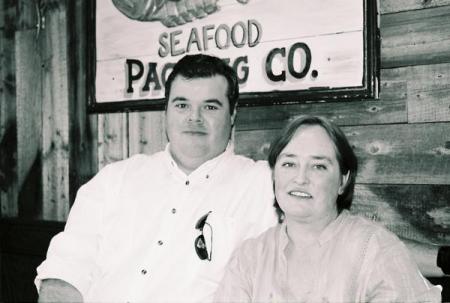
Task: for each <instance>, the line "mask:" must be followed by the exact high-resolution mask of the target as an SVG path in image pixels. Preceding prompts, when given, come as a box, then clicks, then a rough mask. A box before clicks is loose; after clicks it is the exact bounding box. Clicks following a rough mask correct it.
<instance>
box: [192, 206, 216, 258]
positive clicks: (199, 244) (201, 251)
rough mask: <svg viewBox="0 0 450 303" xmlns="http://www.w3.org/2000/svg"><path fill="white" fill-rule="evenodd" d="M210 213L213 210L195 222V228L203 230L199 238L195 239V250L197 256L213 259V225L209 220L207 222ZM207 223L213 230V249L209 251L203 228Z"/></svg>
mask: <svg viewBox="0 0 450 303" xmlns="http://www.w3.org/2000/svg"><path fill="white" fill-rule="evenodd" d="M210 213H211V211H209V212H208V213H207V214H205V215H203V216H202V217H201V218H200V219H198V221H197V223H196V224H195V229H198V230H199V231H200V232H201V234H200V235H199V236H198V237H197V238H195V241H194V246H195V252H196V253H197V256H198V257H199V258H200V260H208V261H211V257H212V227H211V225H210V224H209V223H208V222H206V219H208V216H209V214H210ZM205 225H208V226H209V229H210V231H211V233H210V237H209V239H210V243H211V244H210V248H211V250H210V251H209V252H208V247H207V246H206V241H205V235H204V233H203V228H204V227H205Z"/></svg>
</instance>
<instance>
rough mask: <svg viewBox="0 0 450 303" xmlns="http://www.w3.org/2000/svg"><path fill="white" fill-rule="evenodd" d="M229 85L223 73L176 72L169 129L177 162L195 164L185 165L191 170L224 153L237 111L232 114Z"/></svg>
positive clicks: (172, 89) (167, 127)
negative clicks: (194, 74)
mask: <svg viewBox="0 0 450 303" xmlns="http://www.w3.org/2000/svg"><path fill="white" fill-rule="evenodd" d="M227 88H228V83H227V81H226V79H225V77H223V76H213V77H210V78H194V79H186V78H183V77H182V76H177V77H176V78H175V80H174V81H173V82H172V86H171V90H170V95H169V100H167V109H166V132H167V137H168V139H169V141H170V149H171V150H170V151H171V153H172V156H173V157H174V159H175V160H177V162H179V163H178V164H179V165H181V166H183V165H190V166H192V165H193V167H190V168H189V167H186V169H185V170H187V171H188V172H189V171H192V170H194V169H195V168H196V167H198V166H199V165H201V164H202V163H204V162H205V161H208V160H210V159H212V158H214V157H216V156H217V155H219V154H221V153H222V152H223V151H224V150H225V148H226V146H227V144H228V140H229V138H230V134H231V127H232V125H233V123H234V117H235V112H233V115H231V114H230V104H229V101H228V97H227ZM190 163H192V165H191V164H190ZM182 168H183V167H182Z"/></svg>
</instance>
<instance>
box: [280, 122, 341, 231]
mask: <svg viewBox="0 0 450 303" xmlns="http://www.w3.org/2000/svg"><path fill="white" fill-rule="evenodd" d="M273 178H274V182H275V195H276V197H277V201H278V203H279V205H280V207H281V209H282V210H283V211H284V213H285V216H286V220H287V221H289V220H295V221H297V222H303V223H314V224H320V225H323V226H326V225H327V224H328V223H330V222H331V221H333V220H334V219H335V218H336V217H337V208H336V199H337V196H338V194H340V193H342V192H343V189H344V185H345V182H346V181H347V178H348V174H347V175H346V176H343V175H342V174H341V172H340V168H339V163H338V160H337V158H336V151H335V147H334V143H333V141H332V140H331V138H330V137H329V136H328V134H327V132H326V131H325V130H324V129H323V128H322V127H321V126H318V125H305V126H301V127H300V128H299V129H298V130H297V132H296V133H295V134H294V136H293V138H292V140H291V141H290V142H289V143H288V145H286V147H285V148H284V149H283V150H282V151H281V153H280V155H279V156H278V158H277V161H276V163H275V168H274V172H273Z"/></svg>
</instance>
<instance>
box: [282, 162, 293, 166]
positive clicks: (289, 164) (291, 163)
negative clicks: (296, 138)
mask: <svg viewBox="0 0 450 303" xmlns="http://www.w3.org/2000/svg"><path fill="white" fill-rule="evenodd" d="M294 166H295V163H294V162H283V163H281V167H294Z"/></svg>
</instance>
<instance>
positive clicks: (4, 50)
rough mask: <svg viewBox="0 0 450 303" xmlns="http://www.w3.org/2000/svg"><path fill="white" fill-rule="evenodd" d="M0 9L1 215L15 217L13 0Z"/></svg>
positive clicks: (9, 0) (2, 0)
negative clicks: (0, 12) (0, 18)
mask: <svg viewBox="0 0 450 303" xmlns="http://www.w3.org/2000/svg"><path fill="white" fill-rule="evenodd" d="M0 10H1V11H2V15H1V17H2V21H1V24H2V26H1V27H0V29H1V30H0V34H1V36H0V66H1V69H0V82H1V84H0V205H1V210H0V215H1V216H2V217H14V216H17V214H18V207H17V123H16V96H15V92H16V78H15V55H14V40H15V13H16V7H15V1H12V0H1V1H0Z"/></svg>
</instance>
